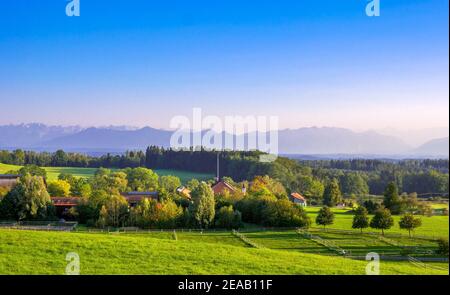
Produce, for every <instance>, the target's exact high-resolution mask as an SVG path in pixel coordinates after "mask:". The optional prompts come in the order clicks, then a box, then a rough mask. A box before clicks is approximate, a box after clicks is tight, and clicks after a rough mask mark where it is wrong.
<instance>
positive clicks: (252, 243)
mask: <svg viewBox="0 0 450 295" xmlns="http://www.w3.org/2000/svg"><path fill="white" fill-rule="evenodd" d="M232 233H233V235H234V236H236V237H238V238H239V239H241V240H242V241H243V242H244V243H246V244H247V245H249V246H250V247H253V248H257V249H262V248H264V247H263V246H261V245H258V244H257V243H255V242H253V241H252V240H250V239H249V238H247V237H246V236H245V235H244V234H242V233H240V232H238V231H236V230H234V229H233V231H232Z"/></svg>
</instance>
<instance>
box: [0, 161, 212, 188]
mask: <svg viewBox="0 0 450 295" xmlns="http://www.w3.org/2000/svg"><path fill="white" fill-rule="evenodd" d="M20 167H21V166H16V165H7V164H2V163H0V174H1V173H6V172H8V171H11V170H13V171H16V170H19V169H20ZM44 169H45V171H47V178H48V180H55V179H57V178H58V175H59V174H60V173H70V174H73V175H74V176H75V177H84V178H89V177H91V176H92V175H94V173H95V171H96V170H97V168H77V167H44ZM154 171H155V172H156V173H157V174H158V175H159V176H164V175H174V176H177V177H179V178H180V179H181V182H182V183H186V182H188V181H189V180H191V179H192V178H196V179H199V180H208V179H211V178H213V177H214V175H213V174H206V173H196V172H189V171H179V170H169V169H155V170H154Z"/></svg>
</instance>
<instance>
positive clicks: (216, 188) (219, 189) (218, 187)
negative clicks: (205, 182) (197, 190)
mask: <svg viewBox="0 0 450 295" xmlns="http://www.w3.org/2000/svg"><path fill="white" fill-rule="evenodd" d="M212 190H213V192H214V194H216V195H217V194H220V193H223V192H224V191H225V190H228V191H230V192H234V191H236V188H235V187H233V186H232V185H230V184H229V183H227V182H225V181H223V180H221V181H219V182H217V183H216V184H215V185H213V186H212Z"/></svg>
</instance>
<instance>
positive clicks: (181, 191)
mask: <svg viewBox="0 0 450 295" xmlns="http://www.w3.org/2000/svg"><path fill="white" fill-rule="evenodd" d="M177 193H178V194H180V195H181V196H183V197H185V198H187V199H189V200H190V199H191V191H190V190H189V189H188V188H187V187H185V186H180V187H179V188H177Z"/></svg>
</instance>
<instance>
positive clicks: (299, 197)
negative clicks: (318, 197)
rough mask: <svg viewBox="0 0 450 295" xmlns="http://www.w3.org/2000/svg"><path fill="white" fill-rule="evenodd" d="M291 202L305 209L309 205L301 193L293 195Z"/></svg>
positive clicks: (290, 197)
mask: <svg viewBox="0 0 450 295" xmlns="http://www.w3.org/2000/svg"><path fill="white" fill-rule="evenodd" d="M289 200H291V202H293V203H294V204H298V205H300V206H303V207H306V205H307V204H306V199H305V197H303V196H302V195H300V194H299V193H292V194H291V195H290V196H289Z"/></svg>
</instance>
